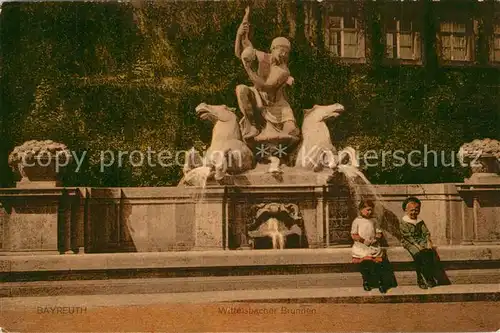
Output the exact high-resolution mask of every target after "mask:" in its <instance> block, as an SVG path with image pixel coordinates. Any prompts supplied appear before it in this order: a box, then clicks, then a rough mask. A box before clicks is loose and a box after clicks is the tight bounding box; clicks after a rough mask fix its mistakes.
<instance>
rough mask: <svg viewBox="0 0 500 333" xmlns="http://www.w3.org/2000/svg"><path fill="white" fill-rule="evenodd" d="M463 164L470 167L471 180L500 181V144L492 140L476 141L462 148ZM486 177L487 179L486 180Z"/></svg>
mask: <svg viewBox="0 0 500 333" xmlns="http://www.w3.org/2000/svg"><path fill="white" fill-rule="evenodd" d="M459 155H460V159H461V161H462V163H466V164H468V165H469V166H470V168H471V171H472V177H471V178H470V179H469V181H470V180H479V179H480V178H481V179H483V180H486V178H488V179H494V180H496V179H497V178H499V179H500V177H499V176H498V173H499V170H500V142H499V141H497V140H492V139H482V140H479V139H476V140H474V141H472V142H469V143H466V144H464V145H462V146H461V147H460V152H459ZM485 177H486V178H485Z"/></svg>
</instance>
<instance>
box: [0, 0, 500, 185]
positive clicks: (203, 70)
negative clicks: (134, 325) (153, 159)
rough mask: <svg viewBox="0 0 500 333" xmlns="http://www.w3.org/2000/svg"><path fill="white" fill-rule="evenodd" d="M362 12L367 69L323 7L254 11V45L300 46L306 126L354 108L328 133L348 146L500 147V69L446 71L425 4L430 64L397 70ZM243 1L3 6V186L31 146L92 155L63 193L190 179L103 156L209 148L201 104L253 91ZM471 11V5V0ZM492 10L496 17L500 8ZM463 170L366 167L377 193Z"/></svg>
mask: <svg viewBox="0 0 500 333" xmlns="http://www.w3.org/2000/svg"><path fill="white" fill-rule="evenodd" d="M356 3H357V6H359V10H360V11H361V13H362V15H363V17H364V20H365V29H366V34H367V36H368V37H369V39H368V40H369V44H368V45H367V49H368V54H369V57H368V59H367V62H366V63H365V64H356V65H349V64H345V63H341V62H339V61H338V60H337V59H334V58H332V57H331V56H329V55H328V54H326V52H325V46H324V42H323V41H324V39H323V36H322V32H321V29H318V28H317V26H321V25H322V24H323V23H322V22H323V21H324V18H323V15H322V13H323V11H324V10H325V8H324V6H325V4H326V2H323V3H318V2H316V1H312V2H302V1H297V2H294V1H286V2H285V1H271V0H268V1H265V0H259V1H257V0H255V1H253V2H252V3H251V4H252V14H251V18H250V19H251V30H252V36H251V39H252V42H253V44H254V45H255V46H256V47H257V48H259V49H268V47H269V45H270V42H271V40H272V39H273V38H274V37H276V36H278V35H284V36H287V37H289V38H290V39H291V41H292V45H293V51H292V55H291V58H290V66H289V67H290V70H291V73H292V75H293V76H294V78H295V84H294V86H293V87H292V88H291V90H290V91H289V98H290V102H291V104H292V107H293V109H294V110H295V113H296V118H297V119H298V121H299V123H300V122H301V121H302V109H304V108H309V107H311V106H312V105H314V104H331V103H335V102H339V103H342V104H343V105H345V107H346V109H347V111H346V113H345V114H344V115H343V116H342V117H340V118H339V119H338V120H337V121H336V122H334V123H333V124H331V125H332V126H331V127H332V136H333V137H334V139H335V140H336V142H337V143H338V145H339V146H346V145H351V146H353V147H355V148H357V149H359V150H360V151H362V152H363V151H367V150H369V149H373V150H377V151H379V152H381V151H382V150H384V151H393V152H394V151H396V150H403V151H405V152H410V151H412V150H423V149H424V145H426V146H427V149H428V150H437V151H441V150H442V151H444V152H445V153H446V156H447V157H446V162H450V157H449V156H450V155H451V154H452V153H453V152H457V151H458V149H459V147H460V145H461V144H462V143H464V142H468V141H470V140H472V139H475V138H483V137H490V138H496V139H500V107H499V105H500V90H499V87H500V71H499V69H498V67H492V66H489V65H488V64H487V63H486V62H485V61H484V56H483V57H481V54H482V53H481V52H482V51H481V49H478V51H477V52H478V54H479V55H480V56H479V57H478V59H479V60H481V59H483V61H482V62H481V61H478V62H477V64H475V65H473V66H460V67H451V66H442V65H440V63H439V61H438V56H437V53H436V47H435V45H434V44H435V38H434V36H435V33H436V19H437V18H438V16H439V15H438V13H439V12H440V10H441V11H442V9H439V8H438V7H436V6H437V5H435V4H434V3H433V2H432V1H426V0H424V1H423V2H422V3H421V5H420V7H419V8H420V9H419V10H422V11H423V14H424V15H423V20H424V21H423V22H422V26H423V27H424V28H425V29H424V33H423V40H424V52H425V62H424V64H423V65H420V66H404V65H400V66H394V65H387V64H386V63H385V62H384V61H383V54H384V46H383V44H382V43H381V41H382V39H383V34H382V23H381V17H382V16H381V12H382V11H383V10H382V9H383V8H382V5H381V4H379V2H372V1H367V2H356ZM247 4H248V2H244V1H228V2H226V1H218V2H215V1H213V2H212V1H201V2H198V1H192V2H191V1H176V2H170V1H168V2H167V1H166V2H156V3H145V2H132V3H118V2H104V3H93V2H54V3H49V2H41V3H4V4H3V6H2V12H1V14H0V47H1V49H0V50H1V51H0V52H1V60H2V62H1V73H0V75H1V78H0V82H1V92H0V93H1V95H0V97H1V98H0V107H1V109H0V110H1V111H0V112H1V116H0V126H1V138H2V140H0V182H1V184H0V185H1V186H12V184H13V181H14V175H13V173H12V172H11V170H10V168H9V166H8V165H7V156H8V153H9V152H10V151H11V150H12V149H13V148H14V146H16V145H19V144H21V143H23V142H24V141H27V140H30V139H52V140H55V141H59V142H63V143H65V144H67V145H68V147H69V148H70V149H71V150H74V151H77V152H78V153H79V154H82V153H83V152H84V151H87V155H86V158H85V163H84V165H83V167H82V169H81V170H79V172H78V173H75V172H68V173H66V174H65V180H64V183H65V185H67V186H74V185H86V186H146V185H149V186H160V185H175V184H176V183H177V182H178V180H179V179H180V177H181V176H182V174H181V168H180V167H179V166H175V165H173V166H169V167H161V166H157V167H148V166H143V167H134V166H132V165H130V164H129V163H125V164H124V165H122V166H121V167H120V166H118V165H116V164H115V165H114V166H113V167H108V168H106V169H105V170H104V172H101V170H100V161H99V159H100V152H101V151H106V150H111V151H118V150H121V151H132V150H136V149H138V150H142V151H144V152H146V151H147V149H148V147H149V148H150V149H151V150H154V151H159V150H162V149H168V150H171V151H176V150H185V149H189V148H190V147H192V146H195V147H198V148H201V147H203V145H206V144H207V143H209V140H210V134H211V125H210V124H207V123H204V122H202V121H200V120H199V119H197V118H196V116H195V113H194V108H195V107H196V105H198V104H199V103H200V102H207V103H209V104H226V105H230V106H237V103H236V98H235V95H234V90H235V87H236V85H237V84H238V83H246V84H248V83H249V81H248V78H247V76H246V74H245V72H244V70H243V67H242V65H241V64H240V62H239V60H238V59H237V58H236V57H235V56H234V38H235V33H236V30H237V27H238V25H239V24H240V22H241V18H242V15H243V13H244V8H245V6H246V5H247ZM466 5H467V2H466ZM308 6H312V9H313V12H314V13H315V20H316V29H315V30H314V31H315V32H314V37H313V38H312V40H313V41H312V42H311V38H306V36H305V34H304V26H305V22H304V21H305V14H304V13H305V12H306V10H307V8H308ZM394 6H399V4H397V3H396V4H395V5H394ZM440 6H441V4H440ZM464 6H465V5H464ZM467 6H472V7H473V8H475V6H476V5H475V1H470V2H469V3H468V5H467ZM467 8H468V7H467ZM467 8H463V9H460V10H462V11H464V10H469V9H470V8H469V9H467ZM400 10H401V11H404V10H407V9H405V8H403V7H401V9H400ZM491 10H493V13H496V12H497V11H498V6H496V5H491ZM475 13H476V14H477V13H479V14H477V15H480V13H481V11H475ZM476 14H474V15H476ZM482 38H484V36H483V37H482ZM481 45H482V44H481ZM415 161H417V159H415ZM69 170H74V167H73V168H69ZM466 172H467V170H466V169H464V168H461V167H460V166H454V167H452V166H443V165H438V166H436V167H434V166H433V165H432V163H431V164H430V165H427V166H426V167H425V166H423V165H422V166H418V167H415V166H410V165H408V164H406V165H404V166H394V165H393V163H392V160H391V157H388V158H387V159H386V161H385V163H384V165H380V163H379V165H378V166H373V167H369V168H367V169H366V170H365V173H366V174H367V175H368V178H369V179H370V180H371V181H372V182H374V183H433V182H455V181H462V179H463V177H464V176H465V175H466Z"/></svg>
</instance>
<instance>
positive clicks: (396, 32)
mask: <svg viewBox="0 0 500 333" xmlns="http://www.w3.org/2000/svg"><path fill="white" fill-rule="evenodd" d="M391 21H392V22H394V23H395V24H396V26H395V28H390V27H389V20H385V24H384V35H385V40H384V47H385V53H384V59H386V61H392V62H399V63H412V64H414V63H415V64H421V63H422V46H421V43H422V41H421V37H420V31H419V30H418V29H416V27H417V26H418V25H417V24H416V23H415V21H414V20H407V21H406V22H408V23H409V24H410V29H409V30H402V28H401V25H402V24H401V23H402V21H403V20H402V19H401V18H393V19H391ZM389 34H391V35H392V46H391V50H390V52H391V53H392V55H391V56H389V55H388V52H389V45H388V43H387V41H388V38H387V37H388V35H389ZM403 34H405V35H406V34H409V35H410V38H411V52H412V57H411V58H402V57H401V49H402V47H401V35H403Z"/></svg>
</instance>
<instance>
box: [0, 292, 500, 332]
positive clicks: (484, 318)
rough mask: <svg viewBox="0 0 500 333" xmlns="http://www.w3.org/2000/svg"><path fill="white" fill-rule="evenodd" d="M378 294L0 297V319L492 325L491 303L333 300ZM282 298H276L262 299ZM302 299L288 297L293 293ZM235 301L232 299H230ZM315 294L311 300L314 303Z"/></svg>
mask: <svg viewBox="0 0 500 333" xmlns="http://www.w3.org/2000/svg"><path fill="white" fill-rule="evenodd" d="M499 292H500V286H499V285H498V284H495V285H487V284H484V285H455V286H444V287H438V288H434V289H432V290H426V291H422V290H420V289H418V288H417V287H414V286H403V287H399V288H397V289H394V290H391V291H390V292H389V294H388V296H387V297H394V296H398V295H400V296H401V295H405V296H409V295H415V296H419V295H420V297H421V296H422V295H423V296H426V295H427V296H430V295H433V294H434V295H438V294H446V295H452V294H456V295H463V294H477V293H493V294H498V293H499ZM345 296H349V297H356V296H359V297H372V298H380V294H379V293H378V291H372V292H369V293H367V292H364V291H363V290H362V289H361V288H308V289H269V290H251V291H249V290H246V291H225V292H198V293H168V294H129V295H87V296H49V297H15V298H0V304H1V325H2V327H5V328H7V329H8V330H10V331H18V332H34V331H38V332H112V331H114V332H117V331H119V332H146V331H147V332H153V331H156V332H158V331H160V332H224V331H225V332H244V331H253V332H256V331H260V332H262V331H265V332H282V331H302V332H304V331H316V332H317V331H344V332H345V331H420V332H423V331H441V332H443V331H455V332H458V331H461V332H464V331H482V332H487V331H489V332H493V331H496V330H498V329H500V306H499V303H498V302H488V301H484V302H483V301H476V302H440V303H432V302H431V303H418V302H417V301H415V300H414V302H415V303H395V304H394V303H392V304H391V303H380V304H353V303H344V304H333V303H328V300H329V299H335V298H339V297H345ZM280 299H281V300H282V302H281V303H270V301H271V302H272V301H276V300H280ZM301 299H302V300H304V299H307V300H309V301H308V302H307V303H290V302H287V301H289V300H291V301H297V300H301ZM236 300H239V301H240V302H235V301H236ZM314 301H319V303H317V302H314Z"/></svg>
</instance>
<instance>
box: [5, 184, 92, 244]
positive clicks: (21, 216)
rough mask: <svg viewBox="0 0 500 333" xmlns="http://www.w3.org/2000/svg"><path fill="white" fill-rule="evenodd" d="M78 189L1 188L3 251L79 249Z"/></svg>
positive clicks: (80, 212) (81, 223)
mask: <svg viewBox="0 0 500 333" xmlns="http://www.w3.org/2000/svg"><path fill="white" fill-rule="evenodd" d="M81 197H82V196H81V192H80V191H79V190H78V189H75V188H71V189H65V188H54V189H34V188H32V189H23V190H19V189H2V190H0V202H1V204H2V218H1V220H2V225H1V229H2V236H3V237H2V239H3V241H2V247H1V251H2V253H3V254H6V253H17V254H24V253H29V254H35V253H41V254H47V253H54V254H55V253H61V254H63V253H68V254H69V253H78V252H79V251H80V249H81V248H82V247H83V246H84V239H83V237H84V233H83V229H84V221H83V210H82V208H83V206H82V205H81Z"/></svg>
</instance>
